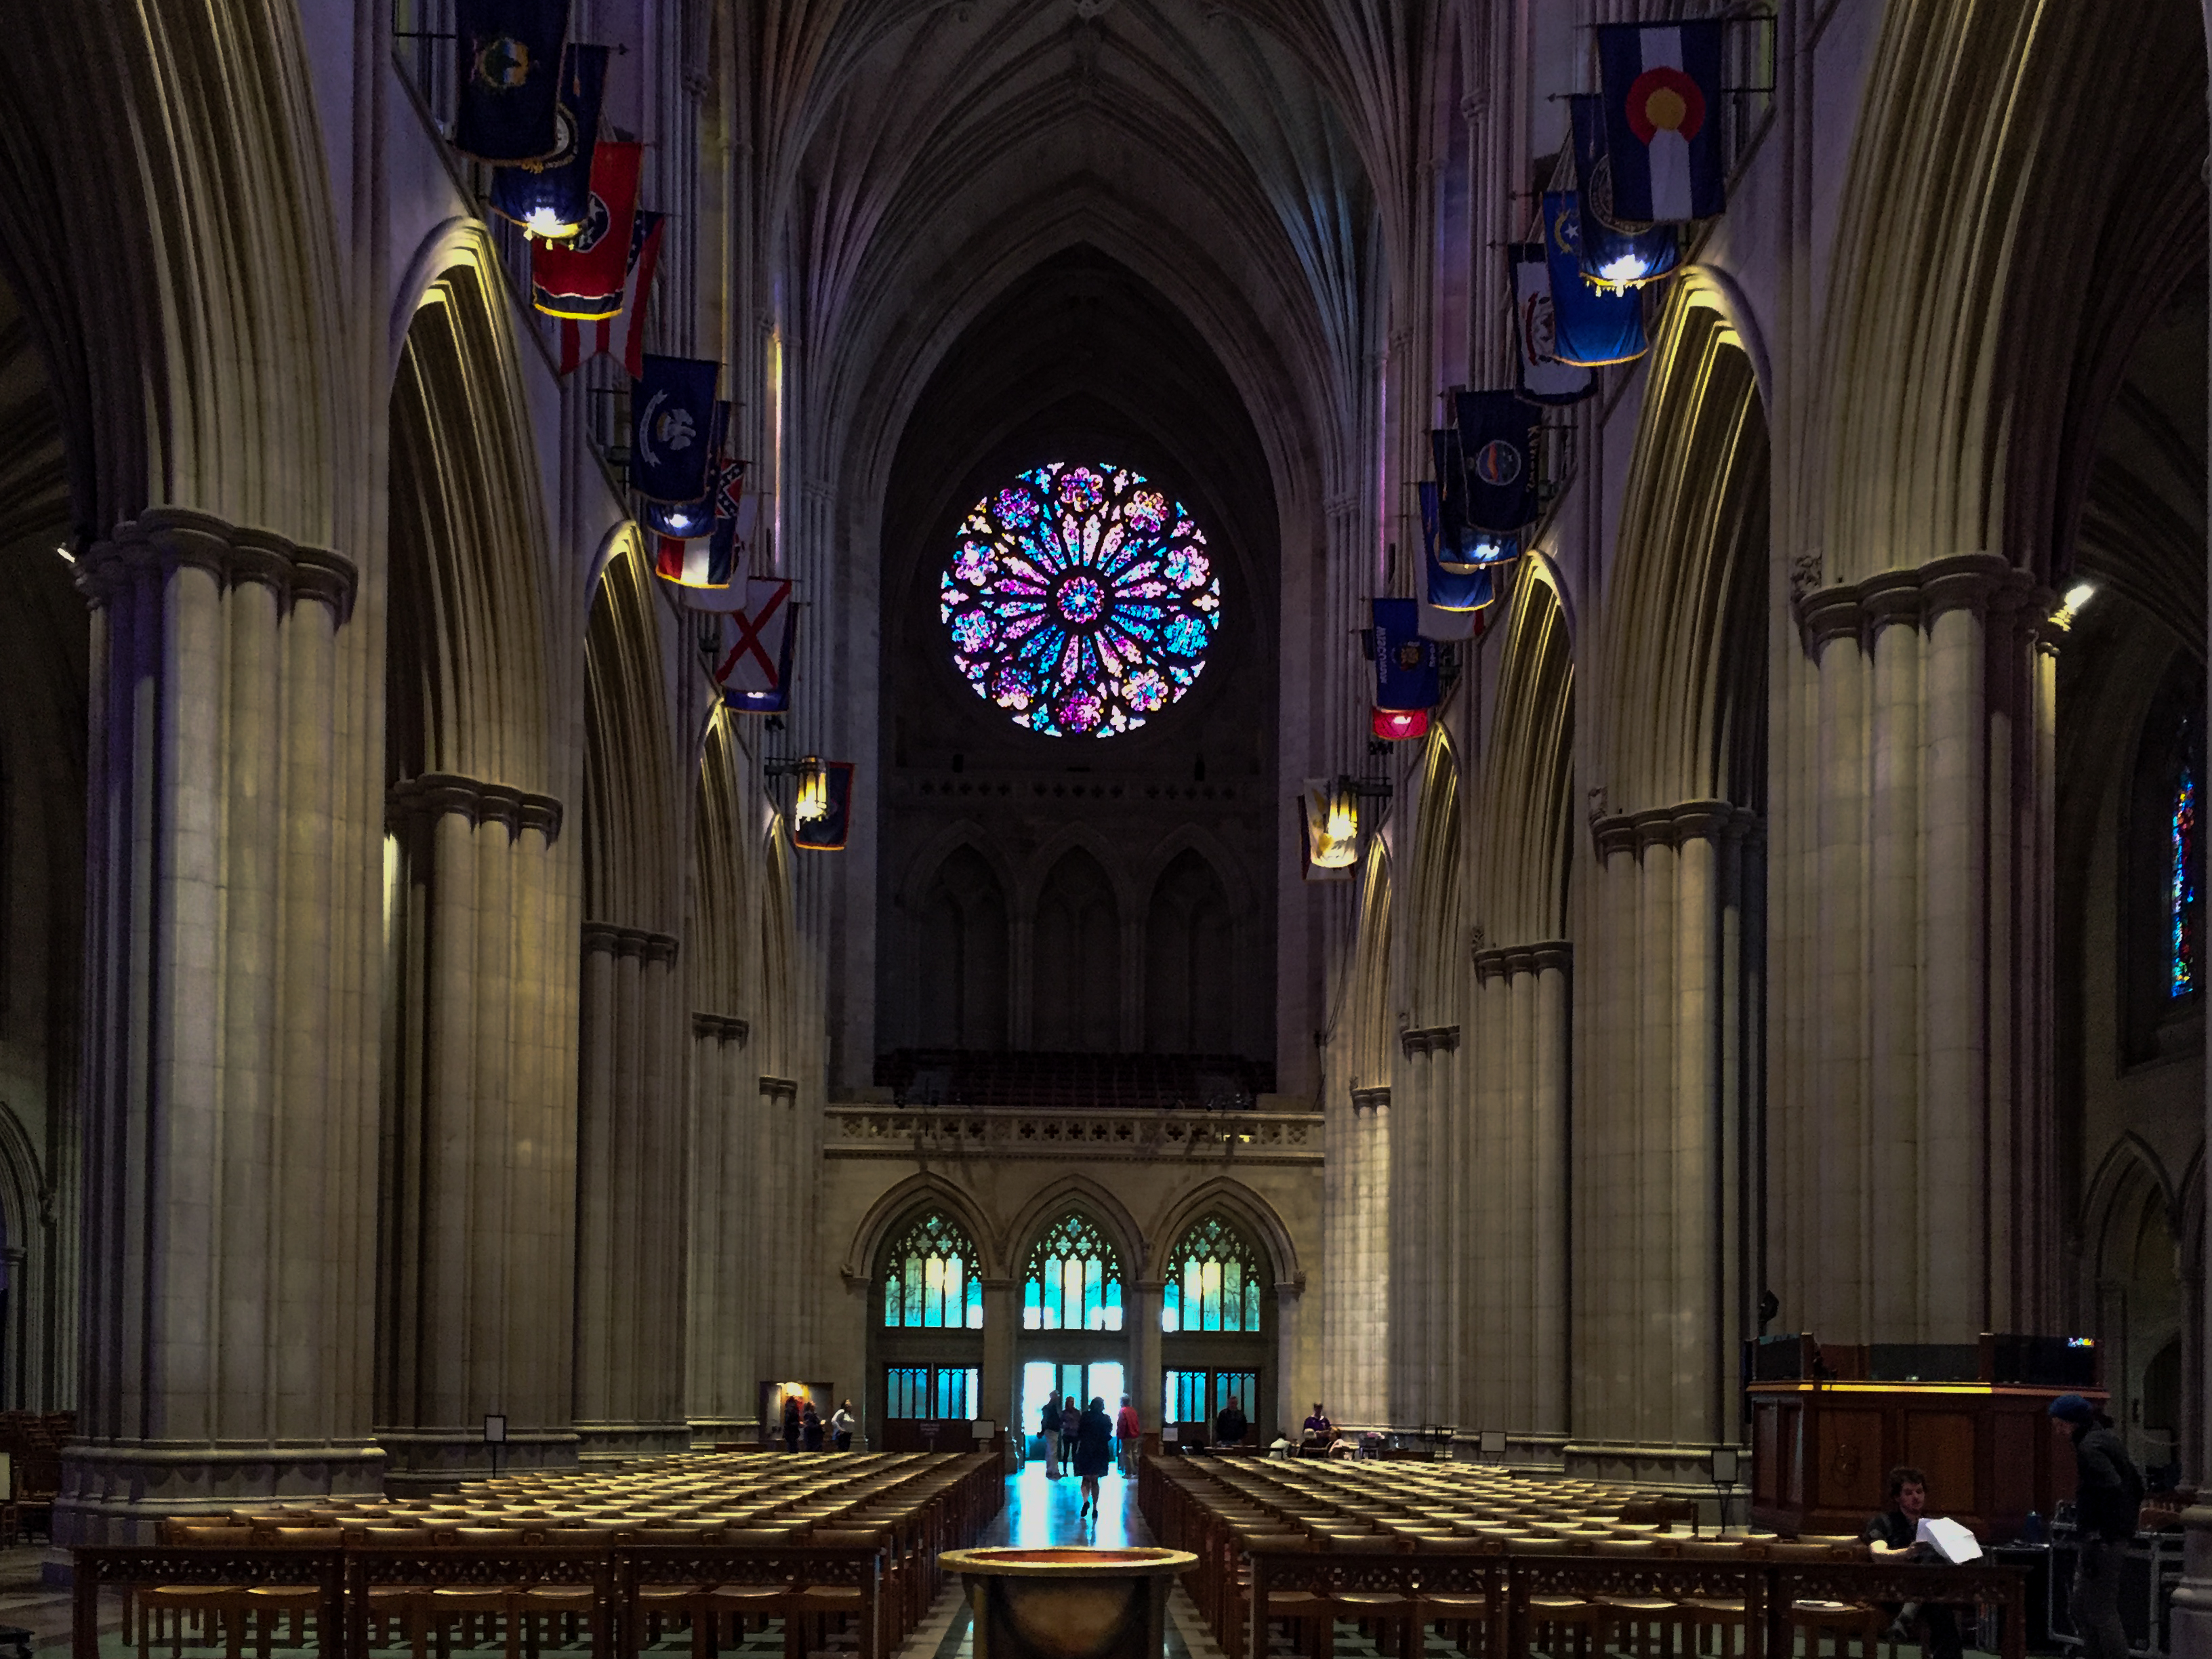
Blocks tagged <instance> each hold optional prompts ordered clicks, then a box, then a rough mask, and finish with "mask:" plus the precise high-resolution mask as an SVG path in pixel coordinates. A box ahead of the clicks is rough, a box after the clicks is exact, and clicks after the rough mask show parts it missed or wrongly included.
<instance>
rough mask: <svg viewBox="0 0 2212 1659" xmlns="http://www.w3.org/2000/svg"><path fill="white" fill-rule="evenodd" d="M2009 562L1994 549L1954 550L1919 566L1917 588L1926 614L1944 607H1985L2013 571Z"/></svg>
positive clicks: (1931, 615)
mask: <svg viewBox="0 0 2212 1659" xmlns="http://www.w3.org/2000/svg"><path fill="white" fill-rule="evenodd" d="M2013 574H2014V572H2013V568H2012V565H2011V564H2010V562H2008V561H2007V560H2006V559H2004V558H2003V557H2002V556H1999V555H1997V554H1995V553H1954V554H1953V555H1951V556H1948V557H1947V558H1941V559H1931V560H1930V561H1929V562H1927V563H1926V564H1924V565H1923V566H1921V567H1920V592H1921V594H1922V598H1923V604H1924V605H1925V607H1926V609H1927V613H1928V618H1929V621H1930V622H1933V621H1934V620H1935V619H1936V617H1940V616H1942V614H1943V613H1944V612H1945V611H1987V610H1988V609H1989V606H1990V601H1991V600H1992V599H1995V598H1996V596H1997V594H1998V593H1999V592H2000V591H2001V590H2002V588H2003V587H2004V586H2005V584H2006V582H2007V580H2008V578H2010V577H2011V576H2012V575H2013Z"/></svg>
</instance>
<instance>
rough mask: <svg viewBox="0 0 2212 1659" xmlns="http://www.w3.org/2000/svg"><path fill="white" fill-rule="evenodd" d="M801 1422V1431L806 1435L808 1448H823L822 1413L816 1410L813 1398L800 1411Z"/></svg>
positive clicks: (810, 1449) (817, 1449) (811, 1449)
mask: <svg viewBox="0 0 2212 1659" xmlns="http://www.w3.org/2000/svg"><path fill="white" fill-rule="evenodd" d="M799 1431H800V1432H801V1433H803V1434H804V1435H805V1437H806V1449H807V1450H809V1451H820V1450H821V1449H822V1413H820V1412H818V1411H817V1410H815V1408H814V1402H813V1401H811V1400H810V1401H807V1402H806V1409H805V1411H804V1412H803V1413H800V1415H799Z"/></svg>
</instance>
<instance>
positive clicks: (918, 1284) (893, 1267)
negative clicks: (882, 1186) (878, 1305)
mask: <svg viewBox="0 0 2212 1659" xmlns="http://www.w3.org/2000/svg"><path fill="white" fill-rule="evenodd" d="M884 1324H885V1325H886V1326H888V1327H890V1328H893V1329H899V1328H909V1329H915V1330H970V1331H980V1330H981V1329H982V1328H983V1285H982V1281H981V1280H980V1279H977V1278H976V1277H975V1243H974V1242H973V1241H972V1240H970V1239H969V1237H968V1235H967V1234H966V1233H964V1232H963V1231H961V1230H960V1228H959V1226H958V1225H957V1224H956V1223H954V1222H953V1221H952V1220H951V1218H948V1217H946V1216H945V1215H944V1214H942V1213H940V1212H937V1211H934V1210H933V1211H931V1212H929V1213H928V1214H927V1215H925V1216H923V1217H922V1218H921V1219H920V1220H919V1221H916V1222H915V1224H914V1225H913V1226H912V1227H911V1228H909V1229H908V1231H907V1234H906V1237H903V1238H902V1239H901V1240H900V1241H899V1242H898V1243H896V1244H894V1245H893V1246H892V1247H891V1249H890V1252H889V1253H888V1255H886V1257H885V1260H884Z"/></svg>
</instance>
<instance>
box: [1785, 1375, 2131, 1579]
mask: <svg viewBox="0 0 2212 1659" xmlns="http://www.w3.org/2000/svg"><path fill="white" fill-rule="evenodd" d="M2066 1392H2067V1390H2065V1389H2033V1388H2021V1387H2001V1386H1996V1385H1993V1384H1990V1383H1753V1384H1752V1385H1751V1386H1750V1388H1748V1389H1746V1390H1745V1393H1746V1395H1747V1397H1748V1399H1749V1401H1750V1403H1751V1422H1752V1429H1751V1445H1752V1500H1751V1513H1752V1518H1753V1521H1755V1522H1757V1523H1758V1524H1759V1525H1760V1526H1763V1527H1771V1528H1774V1529H1775V1530H1776V1531H1777V1532H1782V1533H1791V1534H1795V1533H1857V1531H1858V1530H1859V1529H1860V1528H1862V1527H1863V1526H1864V1525H1865V1524H1866V1521H1867V1517H1868V1516H1870V1515H1872V1514H1874V1513H1875V1511H1877V1510H1883V1509H1887V1507H1888V1506H1889V1472H1890V1470H1891V1469H1892V1468H1895V1467H1896V1466H1897V1465H1899V1464H1900V1463H1903V1464H1910V1465H1911V1466H1913V1467H1915V1468H1919V1469H1921V1470H1923V1471H1924V1472H1925V1473H1926V1474H1927V1476H1928V1512H1929V1514H1930V1515H1942V1516H1950V1517H1951V1518H1952V1519H1954V1520H1956V1521H1960V1522H1965V1523H1966V1525H1967V1526H1969V1527H1972V1528H1973V1529H1974V1531H1975V1533H1976V1534H1978V1536H1980V1537H1981V1538H1982V1539H1983V1540H1984V1541H1985V1542H1987V1541H2004V1540H2008V1539H2011V1538H2014V1537H2016V1536H2018V1534H2019V1532H2020V1528H2021V1523H2022V1522H2025V1521H2026V1520H2027V1515H2028V1511H2029V1510H2035V1511H2037V1512H2038V1513H2039V1514H2040V1515H2041V1516H2043V1518H2044V1520H2045V1522H2046V1523H2047V1522H2049V1521H2050V1519H2051V1510H2053V1509H2054V1508H2055V1507H2056V1506H2057V1504H2059V1503H2060V1502H2062V1501H2063V1500H2064V1499H2066V1498H2070V1497H2072V1496H2073V1495H2074V1454H2073V1450H2072V1449H2071V1448H2070V1447H2069V1446H2068V1444H2067V1443H2066V1442H2065V1441H2064V1440H2063V1439H2062V1438H2061V1437H2059V1435H2058V1434H2057V1431H2055V1430H2054V1429H2053V1428H2052V1426H2051V1417H2050V1415H2049V1408H2050V1405H2051V1401H2053V1400H2055V1399H2057V1397H2058V1396H2059V1395H2061V1394H2063V1393H2066ZM2088 1397H2089V1398H2090V1399H2091V1400H2092V1401H2097V1402H2099V1403H2101V1402H2102V1401H2103V1398H2104V1396H2103V1395H2098V1394H2090V1395H2089V1396H2088Z"/></svg>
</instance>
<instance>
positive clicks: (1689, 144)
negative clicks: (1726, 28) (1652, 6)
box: [1597, 18, 1728, 228]
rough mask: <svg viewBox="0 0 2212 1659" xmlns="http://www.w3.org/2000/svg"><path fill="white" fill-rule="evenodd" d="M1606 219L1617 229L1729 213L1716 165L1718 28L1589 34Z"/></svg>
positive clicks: (1623, 27)
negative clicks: (1608, 199) (1608, 188)
mask: <svg viewBox="0 0 2212 1659" xmlns="http://www.w3.org/2000/svg"><path fill="white" fill-rule="evenodd" d="M1597 61H1598V73H1599V76H1600V78H1601V81H1602V82H1603V83H1604V87H1605V125H1606V155H1607V161H1609V163H1610V164H1611V170H1612V173H1613V203H1612V211H1611V212H1610V213H1609V214H1608V215H1607V217H1609V218H1610V219H1611V220H1612V221H1613V223H1614V224H1616V225H1619V226H1621V227H1623V228H1627V227H1630V226H1632V225H1635V224H1639V223H1641V224H1654V223H1656V222H1659V221H1661V220H1664V219H1705V218H1710V217H1711V216H1712V215H1714V214H1716V213H1718V212H1719V211H1720V210H1722V209H1723V208H1724V207H1726V206H1727V205H1728V180H1727V178H1726V176H1725V174H1724V173H1723V171H1722V158H1721V25H1720V20H1719V19H1717V18H1707V19H1705V20H1704V21H1699V22H1690V23H1607V24H1603V25H1601V27H1599V29H1598V32H1597Z"/></svg>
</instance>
